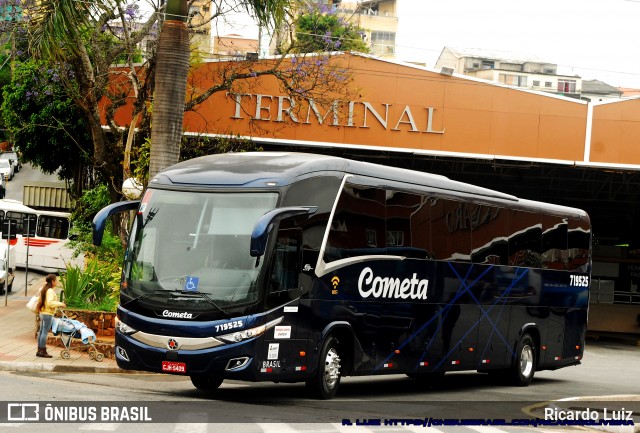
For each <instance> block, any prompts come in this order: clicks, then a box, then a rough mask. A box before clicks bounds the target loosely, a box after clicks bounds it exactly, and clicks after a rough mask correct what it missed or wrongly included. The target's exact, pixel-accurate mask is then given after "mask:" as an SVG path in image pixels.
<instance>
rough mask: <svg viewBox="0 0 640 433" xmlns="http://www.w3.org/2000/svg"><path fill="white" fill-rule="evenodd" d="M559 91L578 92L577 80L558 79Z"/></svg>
mask: <svg viewBox="0 0 640 433" xmlns="http://www.w3.org/2000/svg"><path fill="white" fill-rule="evenodd" d="M558 92H562V93H576V80H558Z"/></svg>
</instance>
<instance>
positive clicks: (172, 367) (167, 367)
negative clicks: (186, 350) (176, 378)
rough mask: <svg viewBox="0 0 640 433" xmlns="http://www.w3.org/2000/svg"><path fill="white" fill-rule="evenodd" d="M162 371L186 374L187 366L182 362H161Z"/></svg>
mask: <svg viewBox="0 0 640 433" xmlns="http://www.w3.org/2000/svg"><path fill="white" fill-rule="evenodd" d="M162 371H166V372H167V373H186V372H187V364H185V363H184V362H173V361H162Z"/></svg>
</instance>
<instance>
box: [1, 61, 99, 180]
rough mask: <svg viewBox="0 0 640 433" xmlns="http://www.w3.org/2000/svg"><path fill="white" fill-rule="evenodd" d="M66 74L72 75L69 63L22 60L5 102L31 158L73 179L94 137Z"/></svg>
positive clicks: (4, 111)
mask: <svg viewBox="0 0 640 433" xmlns="http://www.w3.org/2000/svg"><path fill="white" fill-rule="evenodd" d="M63 75H67V76H68V77H67V78H72V74H71V76H69V75H70V73H69V72H68V71H67V70H66V69H65V68H63V67H59V66H55V65H51V64H47V63H44V62H39V61H35V60H29V61H27V62H25V63H20V64H18V65H17V67H16V71H15V75H14V77H13V81H12V83H11V84H9V85H6V86H4V89H3V101H2V107H1V108H2V116H3V120H4V122H5V125H6V127H7V128H8V129H9V130H10V131H11V133H12V134H13V136H14V140H15V144H16V145H17V146H18V147H19V149H20V152H21V153H22V156H23V158H24V160H25V161H29V162H31V163H32V164H34V165H35V166H37V167H40V168H41V169H42V171H44V172H45V173H50V174H52V173H56V172H58V173H59V176H60V177H61V178H63V179H73V172H74V168H75V167H76V166H78V165H82V164H83V163H85V162H87V161H88V160H89V159H88V158H89V155H90V154H91V151H92V142H91V134H90V131H89V128H88V127H87V124H86V122H85V121H84V117H83V114H82V112H81V111H80V109H79V108H78V107H77V106H76V105H75V103H74V101H73V100H72V99H71V98H69V97H67V94H66V92H65V90H64V88H63V86H62V84H61V81H62V76H63Z"/></svg>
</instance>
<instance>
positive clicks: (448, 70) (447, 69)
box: [440, 66, 453, 77]
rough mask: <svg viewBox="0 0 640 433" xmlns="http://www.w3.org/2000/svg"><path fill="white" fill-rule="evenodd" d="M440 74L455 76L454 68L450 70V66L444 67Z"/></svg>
mask: <svg viewBox="0 0 640 433" xmlns="http://www.w3.org/2000/svg"><path fill="white" fill-rule="evenodd" d="M440 73H441V74H442V75H446V76H448V77H450V76H452V75H453V68H449V67H448V66H443V67H442V69H440Z"/></svg>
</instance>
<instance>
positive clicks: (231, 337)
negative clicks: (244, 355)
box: [216, 317, 284, 343]
mask: <svg viewBox="0 0 640 433" xmlns="http://www.w3.org/2000/svg"><path fill="white" fill-rule="evenodd" d="M282 319H284V317H278V318H277V319H275V320H272V321H271V322H269V323H267V324H266V325H262V326H257V327H255V328H251V329H243V330H242V331H237V332H233V333H231V334H225V335H218V336H216V338H217V339H218V340H222V341H224V342H225V343H239V342H240V341H244V340H249V339H251V338H255V337H258V336H260V335H262V334H264V333H265V332H267V331H268V330H269V329H271V328H273V327H274V326H276V325H277V324H278V323H280V322H282Z"/></svg>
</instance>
